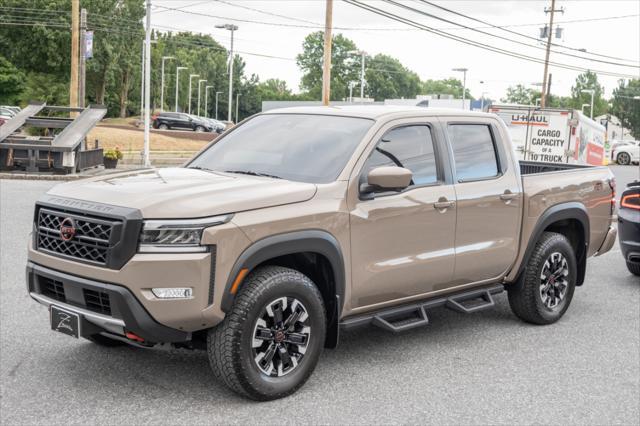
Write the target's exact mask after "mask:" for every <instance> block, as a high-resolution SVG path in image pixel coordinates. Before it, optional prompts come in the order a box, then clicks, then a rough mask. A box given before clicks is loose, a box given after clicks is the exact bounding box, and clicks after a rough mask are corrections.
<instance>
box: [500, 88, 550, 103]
mask: <svg viewBox="0 0 640 426" xmlns="http://www.w3.org/2000/svg"><path fill="white" fill-rule="evenodd" d="M536 99H540V92H539V91H537V90H533V89H529V88H527V87H525V86H524V85H523V84H517V85H516V86H509V87H508V88H507V96H505V97H504V98H502V99H500V101H501V102H506V103H510V104H519V105H534V104H535V102H536Z"/></svg>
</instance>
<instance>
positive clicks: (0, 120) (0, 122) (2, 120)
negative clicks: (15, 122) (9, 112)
mask: <svg viewBox="0 0 640 426" xmlns="http://www.w3.org/2000/svg"><path fill="white" fill-rule="evenodd" d="M4 122H5V119H4V117H2V116H0V126H2V125H3V124H4Z"/></svg>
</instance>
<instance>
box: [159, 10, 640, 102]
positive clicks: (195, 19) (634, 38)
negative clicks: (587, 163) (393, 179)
mask: <svg viewBox="0 0 640 426" xmlns="http://www.w3.org/2000/svg"><path fill="white" fill-rule="evenodd" d="M360 1H361V2H364V3H366V4H369V5H371V6H373V7H376V8H378V9H383V10H385V11H387V12H391V13H394V14H395V15H400V16H402V17H404V18H406V19H410V20H411V21H414V22H417V23H418V24H420V25H423V26H427V27H429V28H436V29H441V30H442V31H444V32H446V33H448V34H451V35H454V36H458V37H463V38H465V39H468V40H472V41H475V42H480V43H483V44H487V45H491V46H494V47H497V48H499V49H502V50H507V51H510V52H515V53H517V54H520V55H526V56H529V57H534V58H538V59H539V60H544V55H545V50H544V46H543V45H542V44H541V43H540V42H538V41H536V40H533V39H528V38H524V37H521V36H519V35H514V34H513V33H509V32H506V31H504V30H501V29H497V28H491V27H488V26H487V25H485V24H483V23H479V22H475V21H472V20H469V19H467V18H465V17H461V16H459V15H455V14H451V13H450V12H447V11H444V10H441V9H438V8H436V7H434V6H433V5H429V4H426V3H423V2H421V1H420V0H393V1H395V2H396V3H401V4H403V5H405V6H407V7H410V8H413V9H419V10H421V11H424V12H426V13H428V14H431V15H435V16H437V17H439V18H444V19H447V20H449V21H453V22H454V23H455V24H462V25H464V26H467V27H472V28H476V29H479V30H480V31H484V32H488V33H490V34H494V35H499V36H500V37H503V38H505V39H506V40H505V39H500V38H496V37H493V36H489V35H485V34H482V33H479V32H477V31H473V30H471V29H465V28H461V27H460V26H459V25H454V24H452V23H448V22H444V21H441V20H438V19H435V18H432V17H429V16H425V15H422V14H419V13H416V12H413V11H411V10H406V9H403V8H401V7H399V6H397V5H393V4H390V3H388V2H386V1H383V0H360ZM432 3H435V4H436V5H438V6H442V7H445V8H447V9H450V10H451V11H454V12H457V13H460V14H464V15H467V16H471V17H473V18H476V19H479V20H482V21H486V22H487V23H489V24H491V25H493V26H505V25H509V27H507V29H508V30H510V31H515V32H518V33H522V34H524V35H527V36H530V37H534V38H537V37H538V35H539V31H540V27H542V26H544V24H543V23H544V22H548V19H549V17H548V15H546V14H545V12H544V10H545V7H549V6H550V4H551V1H527V0H502V1H482V0H476V1H463V0H455V1H434V2H432ZM152 5H153V6H152V15H151V16H152V27H156V28H158V29H160V30H168V29H171V30H173V31H177V30H185V31H187V30H188V31H192V32H195V33H202V34H210V35H212V36H213V37H214V38H215V39H216V40H217V41H218V42H220V43H221V44H222V45H224V46H225V47H227V48H229V45H230V32H229V31H226V30H221V29H216V28H215V25H217V24H223V23H232V24H235V25H237V26H238V27H239V29H238V31H236V32H235V38H234V49H235V51H237V52H241V53H239V54H240V55H241V56H242V57H243V59H244V60H245V62H246V69H245V71H246V73H247V74H248V75H250V74H252V73H255V74H258V75H259V77H260V80H266V79H268V78H279V79H283V80H285V81H286V82H287V85H288V86H289V87H290V88H291V89H292V90H293V91H294V92H298V91H299V84H300V78H301V76H302V73H301V71H300V69H299V68H298V66H297V64H296V62H295V57H296V55H298V54H299V53H301V51H302V42H303V40H304V38H305V36H306V35H307V34H309V33H310V32H313V31H317V30H319V29H322V28H323V26H324V19H325V1H324V0H200V1H198V0H152ZM167 8H169V9H167ZM560 8H563V9H564V13H556V15H555V19H554V21H555V22H558V21H559V22H560V24H559V25H560V27H561V28H563V35H562V38H561V39H555V38H554V41H553V42H554V43H556V44H558V45H559V46H558V47H556V46H554V47H553V48H552V50H553V51H552V53H551V57H550V61H551V62H555V63H558V64H563V65H570V66H577V67H580V68H587V69H592V70H597V71H604V72H609V73H615V74H621V75H630V76H635V77H636V78H638V77H640V17H639V16H638V15H639V14H640V0H628V1H615V0H600V1H597V0H590V1H582V0H573V1H569V0H557V1H556V9H560ZM170 9H173V10H170ZM176 9H177V10H176ZM200 14H201V15H208V16H201V15H200ZM628 15H634V16H628ZM620 16H627V17H623V18H617V19H606V20H593V19H601V18H610V17H620ZM580 20H591V21H583V22H568V21H580ZM529 24H533V25H529ZM333 27H334V30H333V32H334V34H337V33H342V34H343V35H344V36H346V37H348V38H350V39H351V40H353V41H354V42H355V43H356V45H357V46H358V48H360V49H363V50H364V51H366V52H367V54H369V55H372V56H374V55H376V54H378V53H383V54H387V55H390V56H393V57H395V58H397V59H399V60H400V62H401V63H402V64H403V65H404V66H406V67H407V68H409V69H410V70H412V71H415V72H416V73H417V74H418V75H419V76H420V78H421V79H423V80H426V79H442V78H448V77H457V78H460V79H462V74H461V73H460V72H455V71H452V69H453V68H460V67H462V68H468V69H469V71H468V72H467V87H468V88H469V89H470V91H471V94H472V95H473V96H474V97H476V98H479V97H480V96H482V95H483V94H484V95H485V96H486V97H488V98H490V99H500V98H501V97H503V96H504V95H505V92H506V89H507V88H508V87H509V86H514V85H516V84H518V83H521V84H524V85H525V86H527V87H529V88H536V87H535V86H534V85H533V84H535V83H540V82H542V78H543V73H544V68H543V67H544V65H543V64H542V63H535V62H530V61H526V60H522V59H518V58H513V57H510V56H505V55H503V54H500V53H496V52H492V51H488V50H484V49H480V48H478V47H474V46H469V45H466V44H463V43H460V42H458V41H454V40H450V39H447V38H444V37H441V36H440V35H437V34H433V33H430V32H427V31H423V30H420V29H417V28H413V27H411V26H408V25H406V24H404V23H401V22H396V21H394V20H391V19H389V18H387V17H383V16H379V15H376V14H374V13H372V12H370V11H367V10H363V9H360V8H358V7H356V6H353V5H351V4H348V3H346V2H343V1H342V0H335V1H334V7H333ZM555 27H556V25H554V28H555ZM513 41H518V42H520V43H524V44H518V43H514V42H513ZM571 49H586V50H587V53H584V52H581V51H577V50H571ZM566 53H568V54H570V55H576V56H581V57H586V58H588V59H583V58H575V57H571V56H567V55H566ZM259 55H265V56H272V57H265V56H259ZM601 55H604V56H601ZM614 58H615V59H614ZM589 59H591V60H589ZM618 64H623V65H627V66H621V65H618ZM629 65H630V66H629ZM549 72H550V73H552V74H553V78H552V88H551V93H552V94H554V95H561V96H568V95H569V93H570V90H571V86H572V85H574V84H575V78H576V77H577V76H578V74H580V72H581V71H576V70H571V69H563V68H560V67H557V66H553V65H551V66H550V68H549ZM620 78H621V77H620V76H607V75H599V76H598V80H599V81H600V83H601V84H602V85H603V86H604V87H605V95H606V96H607V97H608V96H610V95H611V92H612V90H613V89H614V88H615V87H617V85H618V83H617V82H618V80H619V79H620Z"/></svg>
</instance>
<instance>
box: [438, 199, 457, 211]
mask: <svg viewBox="0 0 640 426" xmlns="http://www.w3.org/2000/svg"><path fill="white" fill-rule="evenodd" d="M455 205H456V203H455V201H449V200H447V199H446V198H441V199H440V200H438V201H436V202H435V203H433V207H435V208H436V209H438V210H442V209H447V208H449V207H453V206H455Z"/></svg>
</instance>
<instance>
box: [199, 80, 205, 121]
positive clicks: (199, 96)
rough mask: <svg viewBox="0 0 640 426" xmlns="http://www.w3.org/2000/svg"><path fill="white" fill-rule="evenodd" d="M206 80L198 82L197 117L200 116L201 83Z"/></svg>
mask: <svg viewBox="0 0 640 426" xmlns="http://www.w3.org/2000/svg"><path fill="white" fill-rule="evenodd" d="M206 82H207V80H202V79H201V80H198V115H202V114H200V90H201V89H202V83H206Z"/></svg>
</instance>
